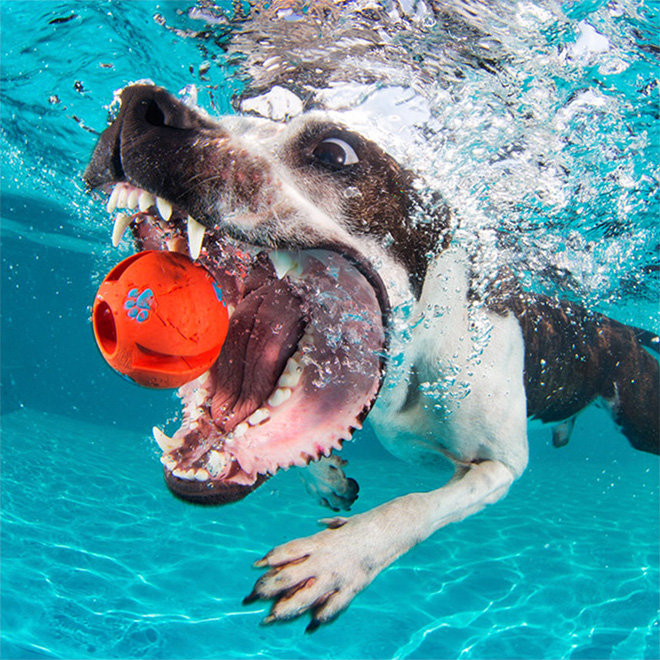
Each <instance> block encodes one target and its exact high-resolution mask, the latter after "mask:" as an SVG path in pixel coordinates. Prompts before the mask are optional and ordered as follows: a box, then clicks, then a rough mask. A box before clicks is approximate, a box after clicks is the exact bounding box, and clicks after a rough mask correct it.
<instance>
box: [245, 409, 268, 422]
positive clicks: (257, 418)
mask: <svg viewBox="0 0 660 660" xmlns="http://www.w3.org/2000/svg"><path fill="white" fill-rule="evenodd" d="M269 418H270V413H269V412H268V410H267V409H266V408H259V409H257V410H255V411H254V412H253V413H252V414H251V415H250V416H249V417H248V420H247V421H248V424H249V425H250V426H257V425H258V424H261V422H265V421H266V420H267V419H269Z"/></svg>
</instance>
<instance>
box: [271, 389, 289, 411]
mask: <svg viewBox="0 0 660 660" xmlns="http://www.w3.org/2000/svg"><path fill="white" fill-rule="evenodd" d="M290 397H291V390H290V389H289V388H288V387H278V388H277V389H276V390H275V391H274V392H273V394H272V396H271V397H270V399H268V405H269V406H270V407H271V408H277V406H281V405H282V404H283V403H284V402H285V401H288V400H289V398H290Z"/></svg>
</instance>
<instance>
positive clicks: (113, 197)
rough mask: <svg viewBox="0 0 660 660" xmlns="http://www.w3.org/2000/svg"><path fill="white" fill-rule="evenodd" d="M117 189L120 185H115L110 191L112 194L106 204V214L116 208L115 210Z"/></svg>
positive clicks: (117, 195)
mask: <svg viewBox="0 0 660 660" xmlns="http://www.w3.org/2000/svg"><path fill="white" fill-rule="evenodd" d="M119 187H120V184H117V185H116V186H115V187H114V188H113V189H112V194H111V195H110V199H109V200H108V204H107V206H106V207H105V208H106V210H107V211H108V213H112V212H113V211H114V210H115V209H116V208H117V197H119Z"/></svg>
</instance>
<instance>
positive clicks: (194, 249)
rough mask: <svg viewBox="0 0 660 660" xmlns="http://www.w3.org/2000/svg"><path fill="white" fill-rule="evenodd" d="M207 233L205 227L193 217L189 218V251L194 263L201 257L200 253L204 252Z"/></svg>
mask: <svg viewBox="0 0 660 660" xmlns="http://www.w3.org/2000/svg"><path fill="white" fill-rule="evenodd" d="M205 231H206V228H205V227H204V225H202V224H200V223H199V222H197V220H195V218H193V217H192V216H191V215H189V216H188V251H189V252H190V258H191V259H192V260H193V261H195V259H197V257H199V253H200V252H201V251H202V242H203V241H204V232H205Z"/></svg>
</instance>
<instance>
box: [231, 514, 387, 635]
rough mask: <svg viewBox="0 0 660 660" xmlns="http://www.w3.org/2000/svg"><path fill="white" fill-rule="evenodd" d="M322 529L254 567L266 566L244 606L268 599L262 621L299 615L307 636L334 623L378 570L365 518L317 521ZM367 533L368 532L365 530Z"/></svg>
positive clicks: (380, 565)
mask: <svg viewBox="0 0 660 660" xmlns="http://www.w3.org/2000/svg"><path fill="white" fill-rule="evenodd" d="M321 522H322V523H324V524H326V525H327V529H325V530H323V531H322V532H319V533H318V534H314V535H313V536H309V537H307V538H302V539H296V540H295V541H290V542H289V543H285V544H284V545H280V546H278V547H276V548H275V549H274V550H271V551H270V552H269V553H268V554H267V555H266V556H265V557H264V558H263V559H261V560H260V561H258V562H256V563H255V566H256V567H258V568H268V571H267V572H266V573H265V574H264V575H262V576H261V577H260V578H259V579H258V580H257V582H256V584H255V586H254V589H253V590H252V593H251V594H250V595H249V596H247V598H245V600H244V601H243V603H244V604H249V603H253V602H255V601H257V600H273V601H274V602H273V606H272V609H271V612H270V614H269V615H268V616H267V617H266V618H265V619H264V621H263V622H264V623H272V622H275V621H285V620H287V619H292V618H295V617H297V616H300V615H301V614H304V613H305V612H310V613H311V615H312V620H311V622H310V624H309V625H308V626H307V632H312V631H313V630H316V628H318V627H319V626H320V625H321V624H322V623H326V622H328V621H330V620H332V619H334V618H335V617H336V616H337V615H338V614H339V613H341V612H342V611H343V610H344V609H346V607H348V605H349V603H350V602H351V600H352V599H353V597H354V596H355V595H356V594H357V593H359V592H360V591H362V589H364V588H365V587H366V586H367V585H368V584H369V583H370V582H371V581H372V580H373V578H374V577H375V576H376V575H377V574H378V572H379V571H380V570H381V569H382V568H384V566H385V565H387V564H388V563H389V561H385V562H383V557H381V556H380V552H379V551H378V550H379V549H378V543H377V541H376V540H375V539H374V538H373V536H372V537H371V538H369V537H367V538H365V537H364V535H365V534H367V533H368V532H369V531H370V528H371V527H372V525H371V524H370V523H371V521H370V520H369V514H368V513H367V514H361V515H358V516H354V517H352V518H348V519H347V518H340V517H337V518H330V519H325V520H322V521H321ZM371 531H373V529H371Z"/></svg>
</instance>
